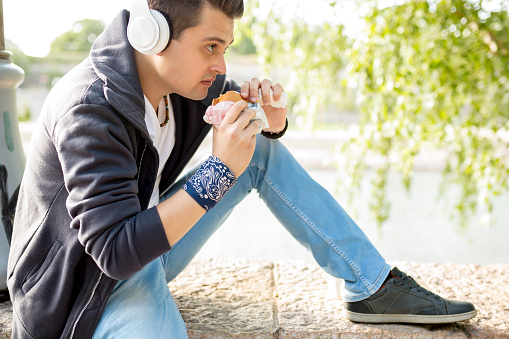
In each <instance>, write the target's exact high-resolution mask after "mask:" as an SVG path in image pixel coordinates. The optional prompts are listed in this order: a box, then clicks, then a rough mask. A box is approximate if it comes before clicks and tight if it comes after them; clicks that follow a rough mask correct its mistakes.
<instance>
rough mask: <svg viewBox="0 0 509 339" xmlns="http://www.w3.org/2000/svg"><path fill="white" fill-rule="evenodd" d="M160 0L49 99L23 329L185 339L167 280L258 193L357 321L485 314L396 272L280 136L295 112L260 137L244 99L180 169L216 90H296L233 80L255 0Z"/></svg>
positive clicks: (28, 209)
mask: <svg viewBox="0 0 509 339" xmlns="http://www.w3.org/2000/svg"><path fill="white" fill-rule="evenodd" d="M149 3H150V7H151V8H152V9H157V10H158V11H157V12H156V11H151V12H149V11H148V8H147V7H146V6H147V5H146V3H145V0H136V1H135V5H134V6H133V11H132V13H131V15H130V14H129V13H128V12H127V11H122V12H121V13H120V14H119V15H118V16H117V17H116V18H115V19H114V21H113V22H112V23H111V24H110V25H109V26H108V27H107V28H106V30H105V32H104V33H103V34H102V35H101V36H100V37H99V38H98V39H97V41H96V42H95V44H94V46H93V47H92V50H91V52H90V56H89V58H87V59H86V60H85V61H84V62H83V63H82V64H80V65H79V66H78V67H76V68H75V69H74V70H72V71H71V72H70V73H69V74H67V75H66V76H65V77H64V78H63V79H61V80H60V81H59V82H58V84H57V85H56V86H55V87H54V89H53V90H52V91H51V93H50V94H49V96H48V98H47V100H46V103H45V105H44V107H43V111H42V113H41V117H40V119H39V122H38V128H37V130H36V131H35V133H34V135H33V140H32V144H31V148H30V151H29V155H28V161H27V166H26V170H25V176H24V179H23V184H22V187H21V191H20V196H19V202H18V210H17V214H16V220H15V226H14V234H13V239H12V248H11V254H10V259H9V260H10V261H9V277H8V285H9V290H10V293H11V298H12V303H13V310H14V315H13V335H12V336H13V338H58V337H61V338H90V337H94V338H152V339H154V338H185V337H187V335H186V328H185V325H184V322H183V321H182V318H181V317H180V314H179V311H178V309H177V306H176V305H175V303H174V301H173V299H172V297H171V294H170V292H169V290H168V288H167V282H168V281H171V280H172V279H173V278H175V277H176V276H177V275H178V274H179V272H181V271H182V269H184V267H185V266H186V265H187V264H188V263H189V262H190V261H191V259H192V258H193V257H194V255H195V254H196V253H197V252H198V250H199V249H200V248H201V246H202V245H203V244H204V243H205V241H206V240H207V239H208V238H209V237H210V236H211V235H212V233H213V232H214V231H215V230H216V229H217V228H218V227H219V226H220V225H221V224H222V222H223V221H224V220H225V219H226V218H227V216H228V215H229V213H230V212H231V210H232V209H233V207H234V206H235V205H236V204H238V203H239V202H240V201H241V200H242V199H243V198H244V197H245V196H246V195H247V194H248V193H249V192H250V191H251V190H252V189H256V190H257V191H258V192H259V195H260V197H261V198H262V199H264V200H265V202H266V203H267V206H268V207H269V208H270V209H271V210H272V212H273V213H274V214H275V215H276V216H277V217H278V219H279V220H280V221H281V223H282V224H283V225H284V226H285V227H286V228H287V229H288V230H289V231H290V232H291V234H292V235H293V236H294V237H295V238H296V239H297V240H298V241H299V242H300V243H302V244H303V245H304V246H305V247H307V248H308V249H309V250H310V251H311V252H312V254H313V256H314V258H315V259H316V260H317V262H318V264H319V265H320V266H321V267H323V269H324V270H325V271H327V272H328V273H330V274H331V275H333V276H335V277H339V278H342V279H344V280H345V288H344V290H343V300H344V301H345V302H346V309H347V317H348V318H349V319H351V320H354V321H366V322H416V323H440V322H451V321H461V320H466V319H469V318H471V317H473V316H475V313H476V311H475V308H474V306H473V305H472V304H470V303H467V302H455V301H449V300H445V299H442V298H440V297H438V296H436V295H434V294H432V293H430V292H428V291H426V290H424V289H423V288H422V287H420V286H419V285H417V283H415V281H413V280H412V279H411V278H410V277H408V276H406V275H405V274H404V273H402V272H400V271H398V270H397V269H396V268H394V269H393V270H392V271H391V269H390V267H389V265H387V264H386V262H385V260H384V259H383V258H382V257H381V256H380V254H379V253H378V252H377V250H376V249H375V248H374V247H373V245H372V244H371V243H370V242H369V240H368V239H367V238H366V236H365V235H364V234H363V233H362V231H361V230H360V229H359V228H358V227H357V225H356V224H355V223H354V222H353V221H352V220H351V219H350V217H349V216H348V215H347V214H346V213H345V212H344V211H343V210H342V209H341V207H340V206H339V205H338V204H337V202H336V201H335V200H334V199H333V197H332V196H330V195H329V194H328V193H327V191H326V190H324V189H323V188H322V187H320V186H319V185H318V184H316V183H315V182H314V181H313V180H312V179H311V178H310V177H309V176H308V174H307V173H306V172H305V171H304V170H303V169H302V168H301V167H300V166H299V164H298V163H297V162H296V161H295V159H294V158H293V157H292V156H291V154H289V152H288V151H287V150H286V149H285V148H284V146H283V145H282V144H281V143H280V142H279V141H277V140H275V138H277V137H279V136H281V135H282V134H283V133H284V130H285V129H286V126H287V125H286V109H285V108H273V107H270V106H264V109H265V111H266V114H267V117H268V121H269V125H270V127H269V128H268V129H266V130H265V131H263V132H262V134H258V130H259V126H260V125H259V121H257V120H253V121H252V118H253V117H254V112H253V110H245V111H244V109H245V108H246V107H247V104H246V103H245V102H238V103H236V104H235V105H234V106H233V107H232V108H231V109H230V110H229V111H228V113H227V115H226V117H225V119H224V121H223V122H222V124H221V125H220V126H219V127H218V128H213V147H212V155H211V157H210V158H209V159H208V160H207V161H205V162H204V163H203V164H201V166H200V167H199V169H197V170H192V171H190V173H189V174H188V175H184V176H183V177H182V178H181V179H179V181H176V180H177V177H178V176H179V175H180V174H181V172H182V170H183V168H184V166H185V165H186V164H187V163H188V162H189V160H190V158H191V156H192V155H193V153H194V152H195V151H196V149H197V147H198V146H199V145H200V143H201V141H202V140H203V138H204V137H205V135H206V134H207V133H208V131H209V129H210V125H207V124H206V123H205V122H204V121H203V119H202V116H203V113H204V111H205V109H206V107H207V106H208V105H209V104H210V102H211V99H212V98H214V97H217V96H218V95H219V94H220V93H221V92H224V91H226V90H229V89H237V90H239V91H240V92H241V93H242V96H243V97H244V98H250V99H251V100H252V101H258V100H260V101H261V102H262V103H265V102H268V101H269V95H270V91H271V89H272V90H273V94H274V98H275V100H276V101H277V100H278V99H279V98H280V96H281V93H282V91H283V88H282V86H281V85H280V84H275V85H272V84H271V82H270V81H268V80H263V81H259V80H258V79H252V80H251V81H246V82H244V83H243V84H242V86H241V87H238V86H237V85H236V84H235V83H233V82H231V81H229V80H225V78H224V76H223V75H224V74H225V73H226V65H225V61H224V56H223V54H224V52H225V51H226V49H227V48H228V46H229V45H230V44H231V43H232V42H233V29H234V19H235V18H238V17H240V16H242V14H243V10H244V9H243V3H242V0H222V1H221V0H194V1H189V0H152V1H149ZM159 13H162V15H161V14H159ZM165 25H166V26H165ZM154 27H156V28H157V29H156V30H153V29H154ZM168 32H171V33H168ZM170 34H171V38H170V37H169V35H170ZM165 37H166V38H165ZM166 40H169V41H170V43H169V44H168V43H167V41H166ZM133 46H134V47H135V48H133ZM259 90H261V93H262V94H261V98H259V97H258V91H259ZM168 93H169V94H170V95H169V97H168V96H167V95H168ZM216 204H217V205H216ZM214 206H215V207H214Z"/></svg>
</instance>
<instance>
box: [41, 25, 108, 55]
mask: <svg viewBox="0 0 509 339" xmlns="http://www.w3.org/2000/svg"><path fill="white" fill-rule="evenodd" d="M104 28H105V25H104V23H103V22H102V21H99V20H92V19H84V20H81V21H77V22H75V23H74V25H73V27H72V29H71V30H70V31H67V32H65V33H64V34H62V35H60V36H58V37H57V38H55V40H53V42H52V43H51V52H50V53H51V54H55V53H58V52H84V53H88V52H89V51H90V48H91V47H92V44H93V43H94V41H95V39H96V38H97V37H98V36H99V34H101V33H102V31H103V30H104Z"/></svg>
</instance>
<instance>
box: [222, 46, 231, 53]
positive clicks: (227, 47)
mask: <svg viewBox="0 0 509 339" xmlns="http://www.w3.org/2000/svg"><path fill="white" fill-rule="evenodd" d="M229 49H230V46H226V48H225V49H224V52H223V54H226V52H228V50H229Z"/></svg>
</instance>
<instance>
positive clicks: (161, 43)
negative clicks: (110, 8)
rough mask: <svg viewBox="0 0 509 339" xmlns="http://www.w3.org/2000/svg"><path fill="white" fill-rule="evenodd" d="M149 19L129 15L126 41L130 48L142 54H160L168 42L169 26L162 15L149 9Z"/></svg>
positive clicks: (132, 14) (142, 16)
mask: <svg viewBox="0 0 509 339" xmlns="http://www.w3.org/2000/svg"><path fill="white" fill-rule="evenodd" d="M150 14H151V17H148V16H146V15H145V16H144V15H141V16H136V15H135V14H134V11H133V13H131V18H130V19H129V24H128V25H127V39H128V40H129V43H130V44H131V46H133V48H134V49H136V50H137V51H139V52H141V53H143V54H157V53H159V52H162V51H163V50H164V49H165V48H166V46H167V45H168V42H169V41H170V26H169V24H168V21H166V18H165V17H164V15H163V14H161V13H160V12H158V11H156V10H153V9H151V10H150Z"/></svg>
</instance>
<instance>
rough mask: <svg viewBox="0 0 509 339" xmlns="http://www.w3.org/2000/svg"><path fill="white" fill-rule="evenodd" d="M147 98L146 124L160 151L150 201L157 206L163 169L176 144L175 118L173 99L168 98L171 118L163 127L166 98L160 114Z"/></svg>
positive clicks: (159, 110)
mask: <svg viewBox="0 0 509 339" xmlns="http://www.w3.org/2000/svg"><path fill="white" fill-rule="evenodd" d="M143 97H144V98H145V124H146V125H147V129H148V133H149V135H150V139H152V143H153V144H154V146H155V148H156V149H157V152H158V153H159V168H158V170H157V178H156V183H155V186H154V191H153V192H152V196H151V197H150V203H149V204H148V207H149V208H150V207H152V206H155V205H157V204H158V203H159V183H160V182H161V172H162V171H163V168H164V165H165V164H166V161H168V158H169V157H170V154H171V152H172V151H173V147H174V146H175V118H174V116H173V106H172V105H171V100H170V99H169V98H168V111H169V120H168V123H167V124H166V125H164V126H163V127H161V124H162V123H163V122H164V120H165V119H166V105H165V103H164V98H163V99H162V100H161V102H160V103H159V109H158V112H159V116H158V115H157V114H156V112H155V111H154V108H153V107H152V105H151V104H150V101H148V99H147V97H146V96H145V95H144V96H143Z"/></svg>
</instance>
